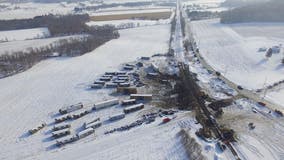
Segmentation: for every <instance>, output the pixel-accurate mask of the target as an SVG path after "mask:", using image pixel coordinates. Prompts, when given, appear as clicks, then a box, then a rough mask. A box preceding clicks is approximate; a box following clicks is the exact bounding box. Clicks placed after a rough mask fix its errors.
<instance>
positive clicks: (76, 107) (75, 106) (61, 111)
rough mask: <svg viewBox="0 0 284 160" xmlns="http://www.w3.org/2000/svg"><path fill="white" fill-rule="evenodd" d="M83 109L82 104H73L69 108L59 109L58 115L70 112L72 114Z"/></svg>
mask: <svg viewBox="0 0 284 160" xmlns="http://www.w3.org/2000/svg"><path fill="white" fill-rule="evenodd" d="M81 108H83V103H81V102H80V103H77V104H73V105H71V106H67V107H63V108H61V109H59V113H60V114H66V113H70V112H73V111H76V110H78V109H81Z"/></svg>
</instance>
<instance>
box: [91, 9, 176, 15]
mask: <svg viewBox="0 0 284 160" xmlns="http://www.w3.org/2000/svg"><path fill="white" fill-rule="evenodd" d="M160 12H172V8H149V9H145V8H144V9H139V10H120V11H105V12H95V13H91V14H90V16H103V15H115V14H137V13H160Z"/></svg>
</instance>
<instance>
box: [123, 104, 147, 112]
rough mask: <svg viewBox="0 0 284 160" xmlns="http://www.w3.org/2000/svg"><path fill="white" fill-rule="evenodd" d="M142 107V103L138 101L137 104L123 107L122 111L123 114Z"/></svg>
mask: <svg viewBox="0 0 284 160" xmlns="http://www.w3.org/2000/svg"><path fill="white" fill-rule="evenodd" d="M143 108H144V104H143V103H139V104H135V105H132V106H129V107H127V108H124V109H123V111H124V113H125V114H127V113H131V112H135V111H138V110H140V109H143Z"/></svg>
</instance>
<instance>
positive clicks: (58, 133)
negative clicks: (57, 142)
mask: <svg viewBox="0 0 284 160" xmlns="http://www.w3.org/2000/svg"><path fill="white" fill-rule="evenodd" d="M70 133H71V132H70V129H69V128H66V129H62V130H59V131H54V132H52V137H54V138H60V137H63V136H66V135H69V134H70Z"/></svg>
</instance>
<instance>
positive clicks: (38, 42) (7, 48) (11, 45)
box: [0, 35, 84, 55]
mask: <svg viewBox="0 0 284 160" xmlns="http://www.w3.org/2000/svg"><path fill="white" fill-rule="evenodd" d="M82 36H84V35H74V36H62V37H55V38H44V39H34V40H24V41H12V42H4V43H0V55H3V54H11V53H12V52H17V51H27V50H29V49H30V48H40V47H43V46H48V45H52V44H55V43H56V42H57V41H59V40H62V39H70V38H81V37H82Z"/></svg>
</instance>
